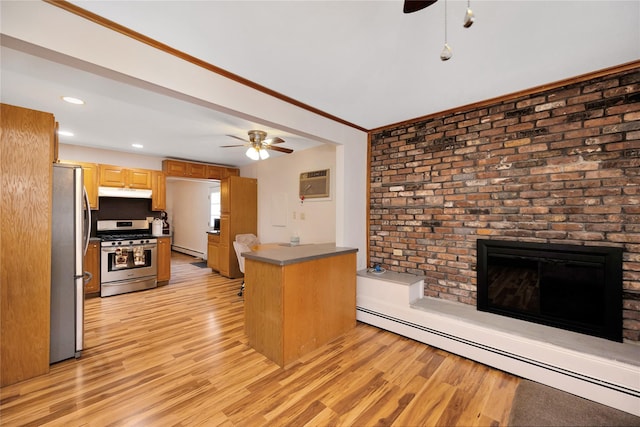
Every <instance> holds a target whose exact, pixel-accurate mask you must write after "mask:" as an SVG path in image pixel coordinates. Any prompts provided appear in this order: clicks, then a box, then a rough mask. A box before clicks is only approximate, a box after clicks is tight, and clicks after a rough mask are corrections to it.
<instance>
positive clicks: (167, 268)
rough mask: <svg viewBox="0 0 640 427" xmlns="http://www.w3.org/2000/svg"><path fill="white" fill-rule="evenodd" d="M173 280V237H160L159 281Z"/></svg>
mask: <svg viewBox="0 0 640 427" xmlns="http://www.w3.org/2000/svg"><path fill="white" fill-rule="evenodd" d="M169 280H171V238H169V237H158V282H168V281H169Z"/></svg>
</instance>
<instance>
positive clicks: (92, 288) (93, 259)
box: [84, 241, 100, 295]
mask: <svg viewBox="0 0 640 427" xmlns="http://www.w3.org/2000/svg"><path fill="white" fill-rule="evenodd" d="M84 270H85V271H87V272H89V273H91V280H90V281H89V282H88V283H85V284H84V294H85V295H94V294H95V295H99V294H100V241H90V242H89V246H87V253H86V254H85V255H84Z"/></svg>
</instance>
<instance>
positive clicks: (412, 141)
mask: <svg viewBox="0 0 640 427" xmlns="http://www.w3.org/2000/svg"><path fill="white" fill-rule="evenodd" d="M634 65H635V66H634V67H621V68H619V69H617V70H615V72H611V73H605V72H600V73H598V74H597V75H596V74H594V75H593V76H591V77H590V78H587V77H584V78H583V77H581V78H576V79H572V80H571V81H570V82H566V84H563V85H561V86H559V87H558V86H556V88H555V89H550V90H539V91H530V92H528V93H526V94H522V95H519V96H514V97H510V98H505V99H501V100H495V101H488V102H484V103H480V104H477V105H474V106H469V107H464V108H460V109H458V111H456V112H450V113H445V114H442V115H439V116H433V117H428V118H423V119H419V120H416V121H412V122H407V123H403V124H399V125H395V126H392V127H387V128H384V129H380V130H376V131H373V132H371V149H370V161H371V167H370V174H371V175H370V185H371V189H370V218H369V221H370V226H369V227H370V228H369V238H370V247H369V259H370V262H371V263H372V264H374V263H379V264H382V265H383V266H384V267H385V268H386V269H387V270H389V271H394V272H399V273H413V274H421V275H422V274H424V275H425V283H424V293H425V295H426V296H429V297H435V298H441V299H446V300H452V301H458V302H462V303H465V304H470V305H475V304H476V240H477V238H479V237H482V238H491V239H510V240H519V241H526V242H541V243H544V242H549V243H562V244H576V245H587V244H588V245H608V246H619V247H622V248H623V249H624V254H623V336H624V338H625V339H626V340H630V341H640V66H638V64H634Z"/></svg>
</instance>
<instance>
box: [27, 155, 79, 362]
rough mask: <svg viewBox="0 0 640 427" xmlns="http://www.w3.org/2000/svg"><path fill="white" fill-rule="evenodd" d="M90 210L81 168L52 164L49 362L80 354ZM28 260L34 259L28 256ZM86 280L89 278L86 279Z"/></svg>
mask: <svg viewBox="0 0 640 427" xmlns="http://www.w3.org/2000/svg"><path fill="white" fill-rule="evenodd" d="M90 228H91V210H90V209H89V201H88V199H87V195H86V191H84V186H83V179H82V168H81V167H79V166H72V165H63V164H55V165H54V166H53V201H52V232H51V332H50V334H51V341H50V346H49V361H50V363H55V362H59V361H61V360H65V359H69V358H72V357H76V358H78V357H80V355H81V352H82V349H83V346H84V281H83V278H84V277H85V275H88V276H90V275H89V273H86V272H84V265H83V262H84V254H85V253H86V248H87V245H88V244H89V233H90V231H91V230H90ZM32 262H38V261H37V260H32ZM89 280H90V279H89Z"/></svg>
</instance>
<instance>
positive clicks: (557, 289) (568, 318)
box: [477, 239, 622, 341]
mask: <svg viewBox="0 0 640 427" xmlns="http://www.w3.org/2000/svg"><path fill="white" fill-rule="evenodd" d="M477 249H478V298H477V301H478V310H481V311H488V312H492V313H496V314H501V315H506V316H511V317H515V318H520V319H524V320H529V321H533V322H536V323H542V324H546V325H550V326H555V327H559V328H563V329H567V330H571V331H575V332H581V333H585V334H589V335H595V336H599V337H602V338H607V339H610V340H614V341H622V248H614V247H600V246H595V247H594V246H573V245H557V244H540V243H528V242H527V243H525V242H512V241H498V240H483V239H479V240H478V242H477Z"/></svg>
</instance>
